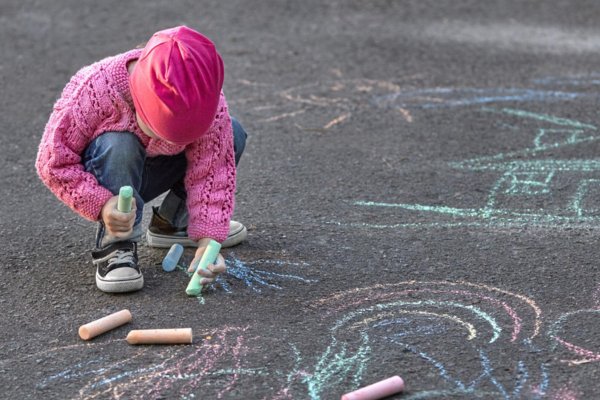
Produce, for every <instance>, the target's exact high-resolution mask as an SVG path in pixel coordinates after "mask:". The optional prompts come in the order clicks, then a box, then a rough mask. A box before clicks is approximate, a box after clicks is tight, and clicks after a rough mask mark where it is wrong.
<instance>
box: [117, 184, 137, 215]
mask: <svg viewBox="0 0 600 400" xmlns="http://www.w3.org/2000/svg"><path fill="white" fill-rule="evenodd" d="M132 198H133V188H132V187H131V186H121V189H120V190H119V201H118V203H117V210H119V211H121V212H124V213H128V212H130V211H131V199H132Z"/></svg>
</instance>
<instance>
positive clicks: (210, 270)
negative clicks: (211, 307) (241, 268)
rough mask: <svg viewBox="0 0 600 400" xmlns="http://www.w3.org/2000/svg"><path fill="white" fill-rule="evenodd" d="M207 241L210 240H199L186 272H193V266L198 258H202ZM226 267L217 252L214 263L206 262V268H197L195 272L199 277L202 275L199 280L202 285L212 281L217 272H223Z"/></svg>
mask: <svg viewBox="0 0 600 400" xmlns="http://www.w3.org/2000/svg"><path fill="white" fill-rule="evenodd" d="M209 241H210V239H208V240H206V241H204V240H203V239H201V240H200V241H199V243H198V249H196V254H195V256H194V259H193V260H192V262H191V263H190V267H189V268H188V272H194V267H195V265H196V263H198V262H200V259H201V258H202V255H203V254H204V251H205V250H206V246H207V244H208V242H209ZM226 269H227V266H226V265H225V259H224V258H223V256H222V255H221V254H220V253H219V254H218V255H217V260H216V261H215V263H214V264H208V266H207V267H206V269H198V271H197V272H196V273H197V274H198V275H200V276H201V277H203V279H202V280H201V281H200V283H201V284H202V285H208V284H210V283H212V282H213V281H214V280H215V279H216V277H217V276H218V275H219V274H221V273H223V272H225V270H226Z"/></svg>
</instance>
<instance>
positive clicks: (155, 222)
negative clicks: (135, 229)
mask: <svg viewBox="0 0 600 400" xmlns="http://www.w3.org/2000/svg"><path fill="white" fill-rule="evenodd" d="M246 237H248V230H247V229H246V227H245V226H244V225H243V224H241V223H240V222H237V221H230V222H229V234H228V235H227V239H225V241H224V242H223V243H222V244H221V247H223V248H225V247H233V246H235V245H238V244H240V243H241V242H243V241H244V240H246ZM146 240H147V241H148V246H150V247H160V248H169V247H171V246H172V245H174V244H175V243H179V244H180V245H182V246H184V247H196V246H197V245H198V243H197V242H195V241H194V240H192V239H190V238H189V236H188V234H187V227H183V228H177V227H175V226H173V225H171V223H170V222H169V221H167V220H166V219H165V218H163V217H162V216H161V215H160V214H159V213H158V208H157V207H153V208H152V219H151V220H150V226H149V227H148V231H147V232H146Z"/></svg>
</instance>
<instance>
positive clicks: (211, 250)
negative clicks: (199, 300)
mask: <svg viewBox="0 0 600 400" xmlns="http://www.w3.org/2000/svg"><path fill="white" fill-rule="evenodd" d="M219 251H221V243H219V242H216V241H214V240H211V241H210V242H209V243H208V246H207V247H206V250H204V254H202V258H201V259H200V262H198V263H196V268H194V274H193V275H192V279H190V283H188V285H187V288H186V289H185V292H186V293H187V294H188V296H198V295H199V294H200V293H201V292H202V285H201V284H200V281H201V280H202V276H200V275H198V274H197V273H196V271H198V270H199V269H206V267H207V266H208V264H212V263H214V262H215V260H216V259H217V256H218V255H219Z"/></svg>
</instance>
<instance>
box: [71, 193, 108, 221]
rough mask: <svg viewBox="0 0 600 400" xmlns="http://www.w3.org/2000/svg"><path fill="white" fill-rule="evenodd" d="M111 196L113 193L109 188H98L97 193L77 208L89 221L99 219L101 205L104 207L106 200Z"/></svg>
mask: <svg viewBox="0 0 600 400" xmlns="http://www.w3.org/2000/svg"><path fill="white" fill-rule="evenodd" d="M113 196H114V194H112V193H111V192H110V190H108V189H105V188H101V189H100V190H98V193H97V194H95V195H94V196H92V197H91V198H90V199H89V200H88V202H87V204H85V205H84V207H82V208H81V209H80V210H79V212H80V214H81V215H82V216H83V217H84V218H86V219H88V220H90V221H99V220H100V219H101V218H102V216H101V213H102V207H104V205H105V204H106V202H107V201H108V200H109V199H110V198H111V197H113Z"/></svg>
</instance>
